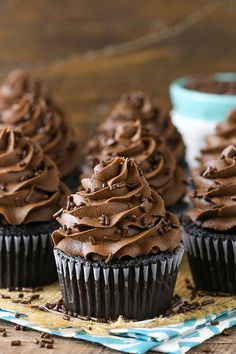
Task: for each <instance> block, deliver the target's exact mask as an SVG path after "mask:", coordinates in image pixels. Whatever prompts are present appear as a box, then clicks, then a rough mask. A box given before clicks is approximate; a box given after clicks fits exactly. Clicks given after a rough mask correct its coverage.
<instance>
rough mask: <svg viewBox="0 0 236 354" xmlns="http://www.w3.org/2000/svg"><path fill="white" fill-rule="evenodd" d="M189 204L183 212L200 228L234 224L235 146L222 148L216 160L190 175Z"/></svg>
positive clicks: (235, 203)
mask: <svg viewBox="0 0 236 354" xmlns="http://www.w3.org/2000/svg"><path fill="white" fill-rule="evenodd" d="M193 183H194V185H195V189H194V191H193V192H192V193H191V195H190V197H191V200H192V203H193V206H194V207H193V209H191V210H190V211H189V212H188V213H187V215H188V216H189V217H190V219H191V220H192V221H193V222H195V223H199V224H200V225H201V227H205V228H211V229H215V230H222V231H223V230H230V229H232V228H234V227H235V226H236V145H229V146H228V147H227V148H225V149H224V150H223V151H222V153H221V155H220V156H219V157H218V159H217V160H213V161H211V162H210V163H208V167H207V168H206V169H205V170H204V171H203V172H202V173H201V174H200V170H196V171H195V174H194V176H193Z"/></svg>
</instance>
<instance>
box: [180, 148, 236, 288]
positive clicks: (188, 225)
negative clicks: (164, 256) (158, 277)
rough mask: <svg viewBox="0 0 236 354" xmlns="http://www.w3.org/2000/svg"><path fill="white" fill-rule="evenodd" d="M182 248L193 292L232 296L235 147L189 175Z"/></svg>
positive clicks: (235, 253)
mask: <svg viewBox="0 0 236 354" xmlns="http://www.w3.org/2000/svg"><path fill="white" fill-rule="evenodd" d="M193 185H194V189H193V191H192V192H191V195H190V198H191V201H192V204H193V207H192V208H191V209H190V210H189V211H188V213H187V216H186V218H185V219H184V223H183V226H184V230H185V232H184V245H185V248H186V250H187V252H188V258H189V262H190V266H191V270H192V274H193V278H194V281H195V284H196V287H197V289H201V290H206V291H213V292H225V293H230V294H236V282H235V279H236V270H235V264H236V233H235V231H236V146H235V145H229V146H228V147H226V148H225V149H224V150H223V151H222V153H221V154H219V156H218V158H217V159H216V160H213V161H211V162H208V167H206V168H205V170H203V171H201V170H196V171H195V173H194V175H193Z"/></svg>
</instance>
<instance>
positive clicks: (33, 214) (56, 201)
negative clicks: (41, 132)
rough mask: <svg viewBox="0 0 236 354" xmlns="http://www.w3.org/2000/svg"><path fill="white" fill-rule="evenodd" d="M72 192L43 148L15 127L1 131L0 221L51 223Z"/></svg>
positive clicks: (17, 223) (10, 222) (9, 222)
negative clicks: (61, 180)
mask: <svg viewBox="0 0 236 354" xmlns="http://www.w3.org/2000/svg"><path fill="white" fill-rule="evenodd" d="M68 192H69V190H68V189H67V187H66V186H65V185H64V184H63V183H61V182H60V179H59V172H58V169H57V167H56V165H55V163H54V162H53V161H52V160H51V159H50V158H49V157H48V156H47V155H45V154H44V153H43V151H42V149H41V147H40V146H39V145H38V144H36V143H33V142H32V141H31V140H30V139H29V138H26V137H25V136H24V135H23V134H22V132H21V131H20V130H18V129H16V128H15V129H14V128H12V127H7V128H4V129H2V130H1V131H0V219H1V221H2V222H5V223H8V224H12V225H19V224H22V223H25V224H26V223H31V222H35V221H38V222H42V221H52V220H53V214H54V213H55V211H57V210H58V209H59V208H61V207H62V206H63V205H64V201H65V197H66V195H68Z"/></svg>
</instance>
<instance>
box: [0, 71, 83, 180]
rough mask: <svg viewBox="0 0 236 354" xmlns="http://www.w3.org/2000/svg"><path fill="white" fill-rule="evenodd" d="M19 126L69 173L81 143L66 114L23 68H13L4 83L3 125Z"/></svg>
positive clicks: (0, 123) (0, 122) (0, 112)
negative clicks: (68, 123)
mask: <svg viewBox="0 0 236 354" xmlns="http://www.w3.org/2000/svg"><path fill="white" fill-rule="evenodd" d="M8 125H11V126H15V127H18V128H20V129H21V130H22V132H23V133H24V135H25V136H27V137H30V138H31V139H32V140H33V141H35V142H37V143H39V144H40V145H41V147H42V148H43V150H44V152H46V153H47V154H48V155H49V156H50V157H51V158H52V159H53V160H54V161H55V163H56V164H57V166H58V168H59V171H60V174H61V175H62V176H65V175H67V174H68V173H69V172H71V171H72V170H73V168H74V167H75V166H76V163H77V143H76V138H75V136H74V134H73V132H72V130H71V129H70V128H69V127H68V125H67V123H66V121H65V119H64V117H63V114H62V113H61V111H60V110H59V109H58V108H57V107H56V106H55V104H54V103H52V101H51V100H50V99H49V98H48V97H47V96H46V95H45V94H44V93H43V90H42V88H41V85H40V83H39V82H37V81H34V80H32V78H31V77H30V76H29V75H28V74H27V73H26V72H24V71H23V70H15V71H12V72H11V73H10V74H9V75H8V77H7V78H6V80H5V81H4V82H3V84H2V85H1V86H0V127H1V128H3V127H6V126H8Z"/></svg>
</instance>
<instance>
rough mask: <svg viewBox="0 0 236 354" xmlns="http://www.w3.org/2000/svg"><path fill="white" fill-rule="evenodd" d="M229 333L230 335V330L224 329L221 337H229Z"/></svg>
mask: <svg viewBox="0 0 236 354" xmlns="http://www.w3.org/2000/svg"><path fill="white" fill-rule="evenodd" d="M231 333H232V330H231V329H229V328H225V329H224V330H223V331H222V332H221V334H222V336H227V337H228V336H230V335H231Z"/></svg>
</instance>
